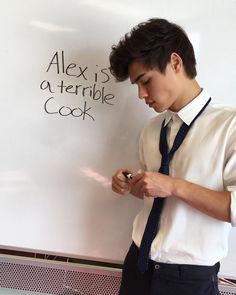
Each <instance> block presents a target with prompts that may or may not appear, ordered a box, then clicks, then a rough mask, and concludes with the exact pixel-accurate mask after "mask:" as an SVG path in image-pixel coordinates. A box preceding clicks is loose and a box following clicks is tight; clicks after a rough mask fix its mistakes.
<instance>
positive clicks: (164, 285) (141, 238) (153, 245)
mask: <svg viewBox="0 0 236 295" xmlns="http://www.w3.org/2000/svg"><path fill="white" fill-rule="evenodd" d="M110 64H111V72H112V74H113V75H114V76H115V77H116V79H117V80H118V81H124V80H126V79H127V78H128V77H129V79H130V81H131V83H132V84H135V85H136V86H137V87H138V96H139V98H140V99H142V100H143V101H144V102H145V103H146V104H147V105H148V106H149V107H150V108H153V109H154V110H155V111H156V112H158V113H161V114H159V115H158V116H156V117H155V118H153V119H151V120H150V121H149V122H148V123H147V125H146V126H145V127H144V129H143V131H142V133H141V136H140V162H141V166H142V169H141V172H140V173H138V174H136V175H133V177H132V176H131V177H130V175H128V176H127V174H128V173H130V174H132V173H134V171H131V170H129V169H127V168H123V169H120V170H118V171H117V172H116V173H115V175H114V176H113V178H112V189H113V191H114V192H116V193H118V194H121V195H124V194H128V193H131V194H133V195H134V196H136V197H138V198H143V199H144V207H143V210H142V211H141V212H140V213H139V214H138V215H137V216H136V218H135V220H134V224H133V234H132V239H133V243H132V245H131V247H130V249H129V252H128V254H127V256H126V259H125V262H124V267H123V275H122V283H121V288H120V295H133V294H134V295H139V294H140V295H145V294H151V295H185V294H187V295H213V294H214V295H215V294H219V291H218V286H217V273H218V271H219V261H220V260H221V259H222V258H223V257H224V256H226V254H227V243H228V236H229V231H230V228H231V226H232V225H233V226H236V132H235V130H236V111H235V110H234V109H230V108H227V109H224V108H223V107H222V108H220V107H216V106H214V105H213V104H211V103H210V98H209V96H208V94H207V92H206V91H205V90H203V89H202V88H201V87H200V85H199V84H198V82H197V81H196V79H195V77H196V68H195V66H196V61H195V56H194V51H193V47H192V45H191V43H190V41H189V39H188V37H187V35H186V33H185V32H184V30H183V29H182V28H181V27H179V26H177V25H176V24H173V23H170V22H168V21H167V20H164V19H151V20H149V21H147V22H145V23H141V24H139V25H138V26H137V27H135V28H133V29H132V31H131V32H130V33H129V34H126V35H125V37H124V38H123V39H121V40H120V42H119V43H118V45H117V46H113V47H112V52H111V55H110ZM179 129H181V130H180V131H178V130H179ZM172 146H173V148H172ZM158 171H159V172H158ZM125 173H126V177H125ZM158 211H159V212H158ZM153 216H154V217H153ZM151 220H152V221H151ZM151 224H152V225H151ZM153 224H155V225H153ZM150 233H151V234H150ZM150 236H151V237H150ZM148 244H150V245H149V246H147V245H148ZM145 253H148V255H146V254H145ZM145 255H146V256H147V258H145ZM146 260H147V261H146Z"/></svg>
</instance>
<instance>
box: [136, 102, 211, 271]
mask: <svg viewBox="0 0 236 295" xmlns="http://www.w3.org/2000/svg"><path fill="white" fill-rule="evenodd" d="M210 101H211V98H209V100H208V101H207V103H206V104H205V105H204V106H203V108H202V109H201V110H200V112H199V113H198V114H197V115H196V117H195V118H194V119H193V120H192V122H191V124H190V125H187V124H186V123H183V124H182V125H181V127H180V129H179V131H178V133H177V135H176V137H175V140H174V143H173V146H172V148H171V150H170V151H169V152H168V145H167V138H166V133H167V125H166V126H164V125H165V121H164V122H163V123H162V127H161V132H160V141H159V149H160V153H161V156H162V158H161V167H160V169H159V172H160V173H163V174H166V175H168V174H169V164H170V161H171V159H172V158H173V156H174V153H175V152H176V151H177V149H178V148H179V147H180V145H181V144H182V142H183V140H184V138H185V136H186V135H187V133H188V131H189V129H190V128H191V126H192V125H193V123H194V122H195V120H196V119H197V118H198V117H199V116H200V115H201V113H202V112H203V111H204V110H205V108H206V107H207V105H208V104H209V103H210ZM164 202H165V198H161V197H160V198H158V197H156V198H155V199H154V202H153V205H152V209H151V212H150V214H149V217H148V220H147V224H146V227H145V230H144V234H143V237H142V241H141V245H140V249H139V257H138V268H139V270H140V272H141V273H144V272H145V271H146V270H147V268H148V261H149V252H150V248H151V244H152V241H153V239H154V237H155V236H156V234H157V232H158V229H159V221H160V216H161V212H162V209H163V206H164Z"/></svg>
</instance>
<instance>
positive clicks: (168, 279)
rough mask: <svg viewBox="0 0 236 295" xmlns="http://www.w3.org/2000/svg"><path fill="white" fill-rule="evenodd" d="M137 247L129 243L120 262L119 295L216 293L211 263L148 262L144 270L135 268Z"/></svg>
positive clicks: (213, 267) (199, 294) (210, 294)
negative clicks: (120, 279)
mask: <svg viewBox="0 0 236 295" xmlns="http://www.w3.org/2000/svg"><path fill="white" fill-rule="evenodd" d="M137 258H138V248H137V247H136V245H135V244H134V243H132V245H131V247H130V249H129V251H128V254H127V256H126V258H125V261H124V266H123V272H122V281H121V287H120V292H119V295H219V294H220V293H219V290H218V284H217V281H218V279H217V274H218V271H219V263H217V264H216V265H214V266H198V265H184V264H183V265H179V264H166V263H156V262H154V261H151V260H150V262H149V268H148V271H147V272H146V273H145V274H141V273H140V272H139V270H138V269H137Z"/></svg>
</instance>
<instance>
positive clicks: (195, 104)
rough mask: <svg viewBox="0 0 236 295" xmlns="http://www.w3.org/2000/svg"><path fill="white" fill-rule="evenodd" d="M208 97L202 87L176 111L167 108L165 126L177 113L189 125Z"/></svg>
mask: <svg viewBox="0 0 236 295" xmlns="http://www.w3.org/2000/svg"><path fill="white" fill-rule="evenodd" d="M208 99H209V95H208V94H207V92H206V90H204V89H203V90H202V91H201V92H200V94H199V95H198V96H197V97H195V98H194V99H193V100H192V101H191V102H190V103H188V104H187V105H186V106H185V107H183V108H182V109H181V110H180V111H178V112H177V113H175V112H172V111H171V110H167V111H166V114H165V126H166V125H167V124H168V123H169V122H170V120H171V118H172V117H173V116H174V114H177V115H178V116H179V118H180V119H181V120H182V121H183V122H184V123H186V124H187V125H190V124H191V122H192V120H193V119H194V118H195V117H196V116H197V114H198V113H199V112H200V110H201V109H202V108H203V106H204V105H205V104H206V102H207V101H208Z"/></svg>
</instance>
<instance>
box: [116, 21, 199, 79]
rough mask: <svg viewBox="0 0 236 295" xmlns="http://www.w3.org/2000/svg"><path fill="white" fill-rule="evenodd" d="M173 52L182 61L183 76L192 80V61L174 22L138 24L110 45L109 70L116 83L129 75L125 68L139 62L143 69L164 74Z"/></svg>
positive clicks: (189, 46)
mask: <svg viewBox="0 0 236 295" xmlns="http://www.w3.org/2000/svg"><path fill="white" fill-rule="evenodd" d="M173 52H175V53H177V54H178V55H179V56H180V57H181V58H182V61H183V65H184V69H185V72H186V75H187V76H188V77H189V78H190V79H193V78H194V77H195V76H196V74H197V72H196V59H195V55H194V50H193V46H192V44H191V42H190V40H189V38H188V36H187V34H186V33H185V31H184V30H183V29H182V28H181V27H180V26H178V25H176V24H174V23H170V22H169V21H167V20H165V19H160V18H153V19H150V20H148V21H147V22H143V23H140V24H138V25H137V26H136V27H134V28H133V29H132V30H131V31H130V33H127V34H126V35H125V36H124V37H123V38H122V39H121V40H120V41H119V43H118V44H117V45H113V46H112V51H111V54H110V70H111V73H112V75H113V76H114V77H115V78H116V79H117V81H124V80H126V79H127V78H128V76H129V73H128V68H129V65H130V64H131V63H132V62H133V61H134V60H141V61H142V62H143V63H144V64H145V65H146V66H148V67H150V68H154V67H157V68H158V69H159V70H160V72H161V73H165V69H166V65H167V63H168V62H169V61H170V56H171V54H172V53H173Z"/></svg>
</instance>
